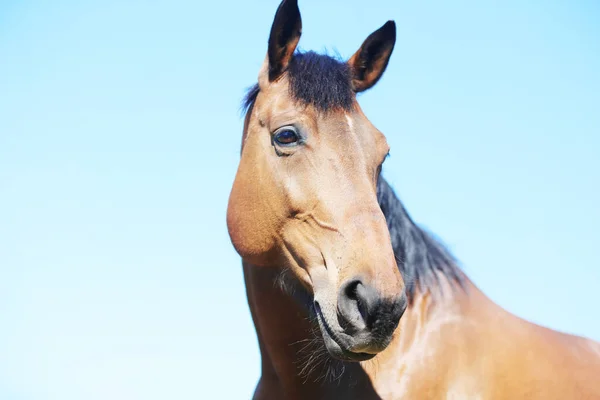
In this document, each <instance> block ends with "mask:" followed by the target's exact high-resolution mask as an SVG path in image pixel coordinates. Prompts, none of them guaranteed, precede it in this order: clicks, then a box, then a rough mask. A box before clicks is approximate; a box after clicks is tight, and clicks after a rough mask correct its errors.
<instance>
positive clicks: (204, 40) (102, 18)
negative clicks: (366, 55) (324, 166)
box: [0, 0, 600, 400]
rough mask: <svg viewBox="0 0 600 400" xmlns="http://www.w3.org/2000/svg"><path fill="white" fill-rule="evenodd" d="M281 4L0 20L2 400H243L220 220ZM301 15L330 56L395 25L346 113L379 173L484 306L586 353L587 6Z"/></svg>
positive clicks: (420, 7) (594, 234)
mask: <svg viewBox="0 0 600 400" xmlns="http://www.w3.org/2000/svg"><path fill="white" fill-rule="evenodd" d="M367 4H368V6H367ZM277 5H278V1H277V0H269V1H252V2H250V1H243V2H242V1H238V2H224V1H221V2H211V3H210V5H207V4H205V2H197V1H188V0H173V1H169V2H167V1H158V0H156V1H115V0H105V1H77V2H76V1H53V2H48V1H35V0H23V1H14V0H8V1H6V0H5V1H3V2H2V3H1V4H0V54H1V56H0V398H2V399H3V400H54V399H56V400H80V399H86V400H95V399H103V400H104V399H128V400H133V399H144V400H153V399H166V398H177V399H198V398H232V399H233V398H249V396H250V394H251V392H252V390H253V389H254V385H255V382H256V379H257V377H258V374H259V362H258V354H259V353H258V349H257V345H256V341H255V336H254V330H253V326H252V323H251V321H250V316H249V312H248V309H247V306H246V303H245V293H244V287H243V284H242V275H241V268H240V261H239V258H238V257H237V255H236V254H235V252H234V250H233V249H232V247H231V245H230V242H229V238H228V235H227V230H226V225H225V209H226V202H227V198H228V195H229V189H230V186H231V183H232V180H233V177H234V174H235V171H236V167H237V162H238V150H239V140H240V135H241V127H242V120H241V116H240V113H239V101H240V98H241V96H242V94H243V89H244V88H245V87H247V86H249V85H251V84H252V83H253V82H254V81H255V79H256V75H257V72H258V69H259V66H260V64H261V62H262V60H263V58H264V55H265V52H266V42H267V37H268V33H269V28H270V24H271V22H272V18H273V15H274V12H275V9H276V8H277ZM300 8H301V12H302V15H303V37H302V40H301V42H300V45H301V47H302V48H305V49H314V50H324V49H329V50H330V51H333V50H335V51H337V52H339V53H340V54H341V55H342V56H344V57H348V56H350V55H351V54H352V53H353V52H354V51H355V50H356V49H357V48H358V46H359V45H360V43H361V42H362V41H363V40H364V39H365V38H366V37H367V35H368V34H369V33H371V32H372V31H373V30H375V29H377V28H378V27H379V26H381V25H382V24H383V23H384V22H385V21H386V20H388V19H394V20H396V22H397V24H398V40H397V44H396V48H395V51H394V54H393V56H392V60H391V63H390V65H389V67H388V70H387V72H386V74H385V76H384V78H383V79H382V80H381V81H380V82H379V84H378V85H377V86H376V87H375V88H373V89H372V90H371V91H369V92H367V93H365V94H363V95H362V96H361V97H360V102H361V105H362V106H363V108H364V110H365V112H366V114H367V115H368V116H369V118H370V119H371V121H373V123H374V124H375V125H376V126H377V127H378V128H379V129H380V130H381V131H383V132H384V133H385V134H386V135H387V137H388V140H389V142H390V144H391V147H392V151H391V158H390V159H388V161H387V162H386V166H385V174H386V176H387V177H388V179H389V180H390V181H391V182H392V183H393V185H394V187H395V188H396V191H397V192H398V193H399V195H400V196H401V198H402V199H403V201H404V203H405V205H406V206H407V208H408V210H409V211H410V213H411V214H412V216H413V217H414V218H415V219H416V220H417V221H418V222H420V223H422V224H423V225H424V226H426V227H427V228H428V229H430V230H432V231H433V232H435V233H436V234H437V235H438V236H439V237H441V238H442V239H443V240H444V242H445V243H446V244H447V245H448V246H449V247H450V248H451V249H452V251H453V252H454V254H455V255H456V256H457V257H458V258H459V259H460V260H461V263H462V265H463V267H464V269H465V271H466V272H467V273H468V274H469V276H470V277H471V278H472V279H473V280H474V281H475V283H476V284H477V285H479V287H480V288H482V289H483V290H484V291H485V292H486V293H487V294H488V295H489V296H490V297H491V298H492V299H493V300H494V301H496V302H498V303H499V304H500V305H501V306H503V307H505V308H507V309H508V310H510V311H512V312H514V313H516V314H517V315H520V316H522V317H525V318H527V319H530V320H533V321H535V322H538V323H541V324H544V325H546V326H550V327H552V328H555V329H560V330H564V331H568V332H572V333H576V334H583V335H586V336H589V337H592V338H595V339H597V340H600V318H599V316H598V304H600V290H599V289H598V283H599V282H600V254H599V253H598V248H599V245H600V241H599V238H600V235H599V234H598V227H599V226H600V207H599V206H598V205H599V204H600V189H599V187H600V185H599V184H598V183H599V182H600V157H599V154H600V113H599V112H598V104H600V74H599V72H598V71H600V25H598V23H597V21H598V18H599V17H600V7H599V6H598V4H597V3H596V2H593V1H582V0H579V1H566V0H565V1H555V0H545V1H541V0H537V1H529V2H523V1H520V0H508V1H504V2H494V1H482V0H478V1H475V0H472V1H468V0H461V1H456V2H446V1H434V0H432V1H428V2H423V1H395V0H374V1H370V2H368V3H365V2H364V1H357V0H344V1H342V0H324V1H322V2H321V1H319V2H317V1H308V0H300ZM499 334H501V333H499Z"/></svg>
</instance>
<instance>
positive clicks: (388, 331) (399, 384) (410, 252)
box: [227, 0, 600, 399]
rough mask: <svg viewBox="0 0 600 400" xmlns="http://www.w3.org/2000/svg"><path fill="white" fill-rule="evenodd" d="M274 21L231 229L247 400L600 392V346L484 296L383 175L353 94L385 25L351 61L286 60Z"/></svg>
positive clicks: (371, 79) (389, 26)
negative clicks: (250, 393)
mask: <svg viewBox="0 0 600 400" xmlns="http://www.w3.org/2000/svg"><path fill="white" fill-rule="evenodd" d="M301 25H302V23H301V19H300V12H299V10H298V5H297V1H296V0H283V2H282V3H281V5H280V6H279V8H278V10H277V13H276V15H275V20H274V22H273V26H272V28H271V33H270V37H269V43H268V52H267V56H266V58H265V62H264V65H263V67H262V69H261V71H260V73H259V76H258V84H257V85H256V86H255V87H253V88H252V89H251V90H250V91H249V93H248V95H247V98H246V103H245V105H246V107H247V111H246V118H245V122H244V133H243V144H242V152H241V160H240V164H239V168H238V171H237V175H236V178H235V182H234V184H233V188H232V191H231V196H230V199H229V206H228V212H227V224H228V228H229V234H230V237H231V240H232V243H233V245H234V247H235V249H236V251H237V252H238V253H239V254H240V256H241V257H242V260H243V267H244V276H245V282H246V289H247V295H248V303H249V306H250V311H251V313H252V317H253V320H254V324H255V327H256V333H257V336H258V343H259V346H260V351H261V356H262V375H261V378H260V381H259V383H258V386H257V388H256V391H255V394H254V398H255V399H442V398H444V399H446V398H453V399H471V398H477V399H483V398H485V399H525V398H526V399H592V398H593V399H600V344H598V343H595V342H592V341H591V340H587V339H585V338H582V337H576V336H571V335H567V334H563V333H559V332H556V331H552V330H550V329H546V328H544V327H541V326H538V325H535V324H532V323H529V322H527V321H524V320H522V319H520V318H518V317H516V316H514V315H511V314H510V313H508V312H507V311H505V310H503V309H502V308H500V307H499V306H497V305H496V304H494V303H493V302H492V301H491V300H489V299H488V298H487V297H486V296H485V295H484V294H483V293H482V292H481V291H480V290H478V289H477V288H476V287H475V286H474V284H473V283H472V282H471V281H470V280H469V279H468V278H467V277H466V276H465V275H464V273H463V272H462V271H461V270H460V269H459V268H458V267H457V265H456V263H455V261H454V260H453V258H452V256H451V255H450V254H449V253H448V252H447V251H446V250H445V249H444V248H443V247H442V246H441V245H440V244H439V243H438V242H436V241H435V240H434V239H432V237H431V236H429V235H428V234H427V233H425V232H424V231H423V230H421V229H420V228H419V227H418V226H416V225H415V224H414V223H413V221H412V220H411V218H410V217H409V215H408V214H407V212H406V211H405V209H404V208H403V206H402V204H401V203H400V200H398V198H397V197H396V196H395V194H394V193H393V191H392V189H391V188H390V187H389V186H388V184H387V183H386V181H385V180H384V179H383V178H382V177H381V176H380V173H381V165H382V163H383V161H384V160H385V158H386V155H387V154H388V151H389V148H388V144H387V142H386V139H385V137H384V135H383V134H382V133H381V132H379V131H378V130H377V129H376V128H375V127H374V126H373V125H372V124H371V123H370V122H369V120H368V119H367V117H366V116H365V115H364V114H363V113H362V111H361V108H360V106H359V104H358V103H357V101H356V93H358V92H362V91H365V90H367V89H369V88H370V87H372V86H373V85H374V84H375V83H376V82H377V81H378V80H379V78H380V77H381V75H382V74H383V72H384V70H385V69H386V66H387V64H388V61H389V59H390V56H391V54H392V50H393V48H394V44H395V40H396V28H395V24H394V22H392V21H389V22H387V23H386V24H385V25H383V26H382V27H381V28H380V29H379V30H377V31H375V32H374V33H372V34H371V35H370V36H369V37H368V38H367V39H366V40H365V42H364V43H363V44H362V46H361V47H360V48H359V49H358V51H357V52H356V53H355V54H354V55H353V56H352V57H351V58H350V59H349V60H348V61H347V62H342V61H338V60H336V59H334V58H331V57H329V56H326V55H319V54H316V53H313V52H305V53H301V52H297V51H296V45H297V44H298V41H299V39H300V33H301Z"/></svg>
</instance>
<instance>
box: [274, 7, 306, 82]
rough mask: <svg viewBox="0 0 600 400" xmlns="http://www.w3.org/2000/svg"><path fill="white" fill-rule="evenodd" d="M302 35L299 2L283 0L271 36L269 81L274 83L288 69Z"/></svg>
mask: <svg viewBox="0 0 600 400" xmlns="http://www.w3.org/2000/svg"><path fill="white" fill-rule="evenodd" d="M301 33H302V19H301V18H300V10H299V9H298V0H283V1H282V2H281V4H280V5H279V7H278V8H277V13H276V14H275V20H274V21H273V26H271V34H270V35H269V81H271V82H272V81H274V80H276V79H277V78H279V77H280V76H281V74H283V72H284V71H285V69H286V68H287V66H288V64H289V62H290V60H291V59H292V55H293V54H294V51H295V50H296V46H297V45H298V42H299V41H300V34H301Z"/></svg>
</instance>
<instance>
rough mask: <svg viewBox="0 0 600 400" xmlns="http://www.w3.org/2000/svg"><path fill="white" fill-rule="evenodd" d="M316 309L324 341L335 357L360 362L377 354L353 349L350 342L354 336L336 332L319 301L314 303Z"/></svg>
mask: <svg viewBox="0 0 600 400" xmlns="http://www.w3.org/2000/svg"><path fill="white" fill-rule="evenodd" d="M314 309H315V314H316V315H317V321H318V322H319V328H321V334H322V335H323V341H324V342H325V348H326V349H327V351H328V352H329V354H330V355H331V356H332V357H333V358H336V359H338V360H340V361H350V362H358V361H367V360H370V359H372V358H373V357H375V356H376V354H370V353H357V352H353V351H351V350H350V348H351V345H350V343H351V342H352V337H351V336H349V335H347V334H345V333H343V332H336V331H335V330H334V329H332V328H331V326H330V325H329V324H328V323H327V319H326V318H325V316H324V315H323V312H322V311H321V306H320V305H319V303H318V302H315V303H314ZM349 342H350V343H349Z"/></svg>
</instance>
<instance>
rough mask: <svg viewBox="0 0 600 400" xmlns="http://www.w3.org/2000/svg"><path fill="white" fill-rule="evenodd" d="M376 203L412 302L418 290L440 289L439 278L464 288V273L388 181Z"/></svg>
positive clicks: (381, 184)
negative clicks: (411, 215) (419, 224)
mask: <svg viewBox="0 0 600 400" xmlns="http://www.w3.org/2000/svg"><path fill="white" fill-rule="evenodd" d="M377 202H378V203H379V206H380V207H381V210H382V211H383V215H385V219H386V221H387V225H388V229H389V231H390V236H391V238H392V247H393V249H394V254H395V255H396V260H397V262H398V268H399V269H400V272H401V273H402V277H403V278H404V280H405V284H406V294H407V296H408V299H409V301H412V299H413V298H414V294H415V290H416V289H417V288H418V289H420V290H425V289H427V288H433V287H436V286H438V285H439V275H441V276H444V277H445V278H446V279H447V280H448V281H449V282H450V283H457V284H459V285H460V286H462V284H463V281H464V278H463V276H464V275H463V273H462V271H461V270H460V269H459V267H458V266H457V263H456V260H455V259H454V257H453V256H452V255H451V254H450V252H449V251H448V250H447V249H446V248H444V246H443V245H442V244H441V243H440V242H439V241H437V240H434V239H433V238H432V237H431V236H430V235H429V234H428V233H427V232H425V231H424V230H423V229H421V228H420V227H419V226H417V224H415V223H414V222H413V220H412V219H411V218H410V216H409V215H408V212H406V209H405V208H404V206H403V205H402V202H400V199H398V197H397V196H396V194H395V193H394V190H393V189H392V188H391V187H390V185H389V184H388V183H387V181H386V180H385V179H383V178H379V181H378V182H377Z"/></svg>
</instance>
